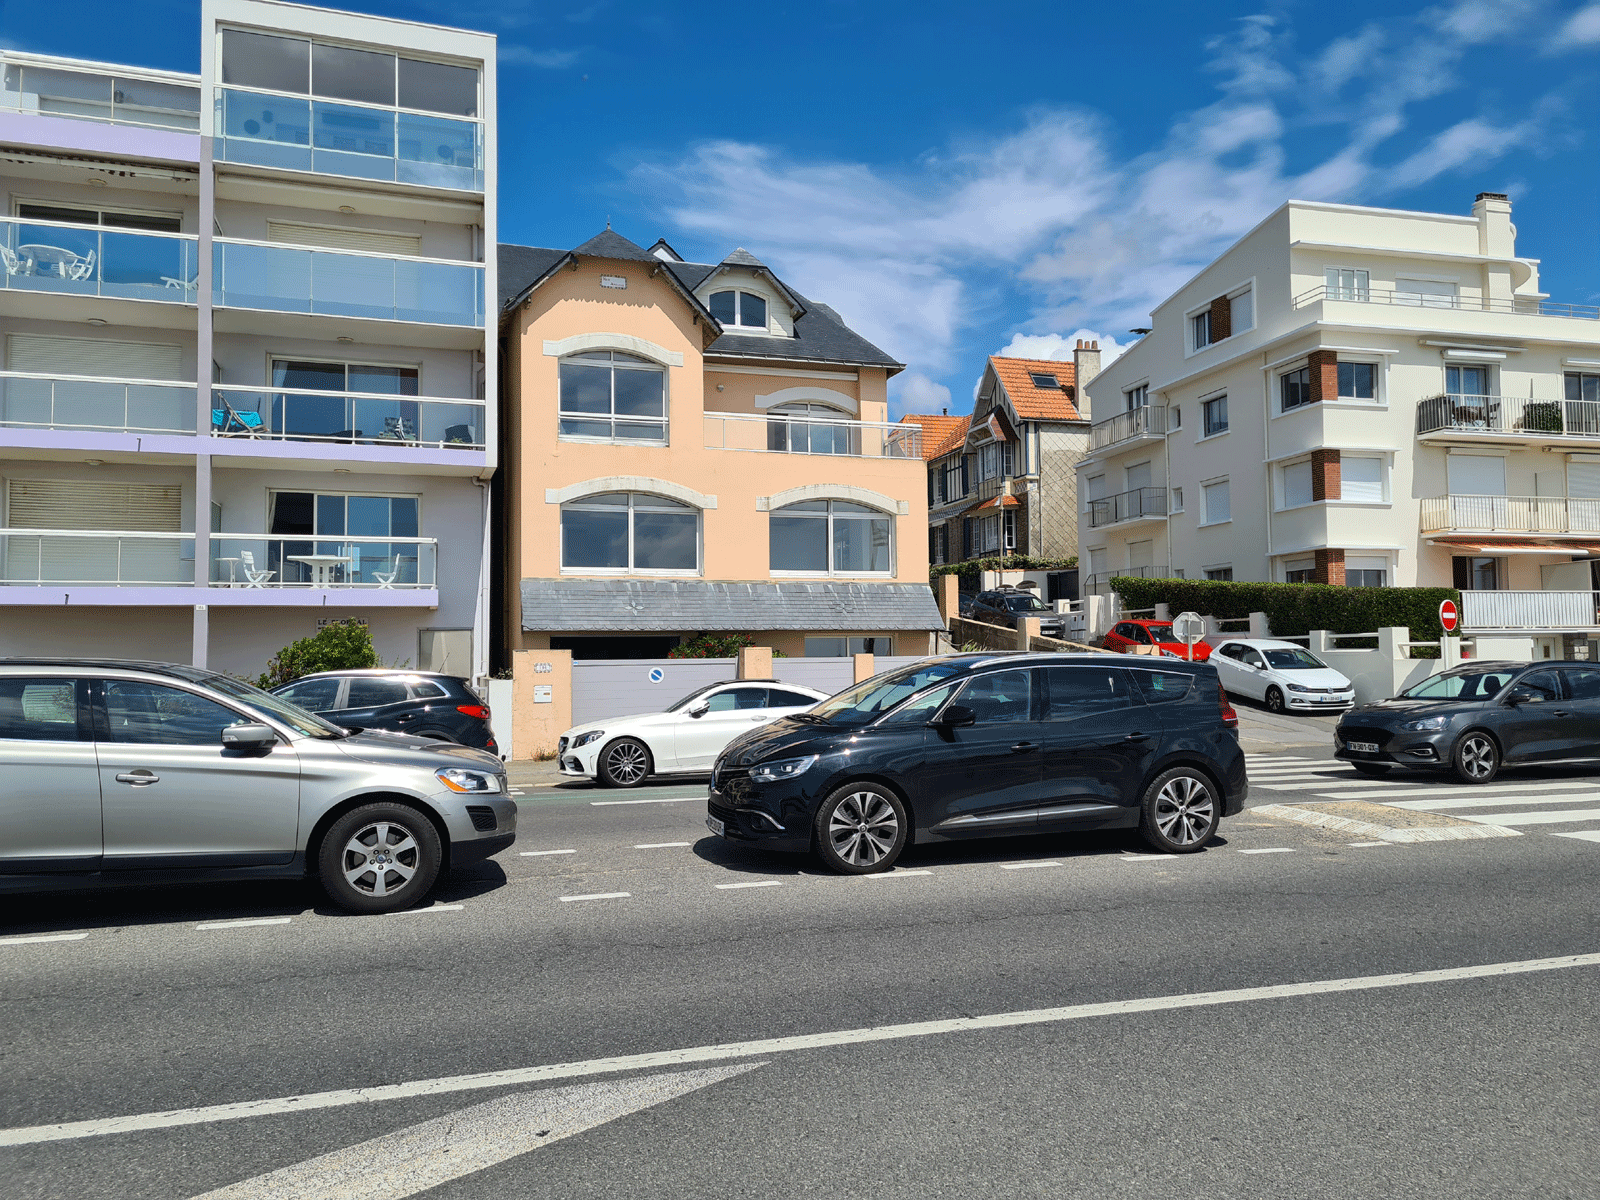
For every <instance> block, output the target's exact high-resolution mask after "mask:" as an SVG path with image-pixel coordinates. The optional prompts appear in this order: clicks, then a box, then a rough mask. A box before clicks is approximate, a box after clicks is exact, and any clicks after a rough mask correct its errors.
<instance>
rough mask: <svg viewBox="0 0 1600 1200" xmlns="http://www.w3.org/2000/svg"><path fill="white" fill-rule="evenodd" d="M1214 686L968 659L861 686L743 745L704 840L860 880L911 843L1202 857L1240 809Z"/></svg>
mask: <svg viewBox="0 0 1600 1200" xmlns="http://www.w3.org/2000/svg"><path fill="white" fill-rule="evenodd" d="M1247 788H1248V785H1247V783H1246V780H1245V765H1244V754H1243V752H1242V751H1241V750H1240V748H1239V739H1238V718H1237V716H1235V714H1234V712H1233V709H1232V707H1231V706H1230V705H1229V704H1228V697H1227V694H1226V693H1225V692H1224V691H1223V689H1222V685H1221V684H1220V683H1218V682H1217V672H1216V668H1214V667H1211V666H1209V665H1207V664H1205V663H1187V662H1182V661H1179V660H1175V659H1159V660H1157V659H1152V660H1151V661H1150V662H1149V664H1148V665H1146V664H1145V663H1141V662H1138V661H1137V660H1132V661H1130V660H1128V659H1124V658H1122V657H1121V656H1118V657H1117V658H1112V657H1111V656H1110V655H1104V654H1006V655H999V654H966V655H955V656H953V657H950V658H939V659H926V660H924V661H922V662H918V663H913V664H911V665H910V666H907V667H903V668H901V669H900V670H897V671H890V672H888V673H886V674H883V675H878V676H875V677H873V678H872V679H869V680H867V681H865V682H864V683H859V684H857V685H856V686H854V687H852V688H850V689H848V690H847V691H843V692H840V693H839V694H838V695H837V696H834V697H833V698H831V699H829V700H824V701H823V702H822V703H821V704H819V705H817V706H816V707H815V708H812V709H810V710H808V711H806V712H803V713H799V714H797V715H795V716H790V717H785V718H784V719H783V720H781V721H777V722H774V723H773V724H771V725H767V726H763V727H762V728H760V729H758V730H753V731H752V732H750V733H747V734H744V735H743V736H741V737H739V738H736V739H734V741H732V742H731V743H729V745H728V747H727V749H726V750H724V751H723V753H722V756H721V757H720V758H718V759H717V762H716V765H715V767H714V768H713V772H712V777H711V791H710V794H709V797H708V815H707V821H706V824H707V825H708V826H709V827H710V829H711V831H712V832H713V833H715V834H717V835H719V836H720V837H724V838H728V839H730V840H733V841H741V842H747V843H751V844H755V845H760V846H761V847H763V848H766V849H772V850H794V851H807V850H810V851H814V852H815V853H816V854H817V855H818V856H819V857H820V858H821V859H822V860H823V862H825V863H826V864H827V865H828V866H830V867H832V868H833V869H834V870H837V871H841V872H845V873H848V874H852V875H865V874H869V873H872V872H875V871H887V870H888V869H889V868H890V867H892V866H893V865H894V862H895V860H896V859H897V858H898V857H899V856H900V853H901V851H902V850H904V849H905V847H906V846H907V844H909V843H911V842H936V841H947V840H954V839H960V838H973V837H1007V836H1016V835H1018V834H1025V833H1031V832H1040V833H1045V832H1059V831H1071V830H1080V829H1082V830H1087V829H1124V828H1125V829H1132V828H1135V827H1137V828H1138V829H1139V831H1140V833H1141V834H1142V836H1143V837H1144V839H1145V841H1146V842H1148V843H1149V844H1150V845H1151V846H1153V847H1154V848H1156V849H1158V850H1162V851H1166V852H1168V853H1172V854H1186V853H1190V852H1193V851H1196V850H1199V849H1201V848H1202V847H1203V846H1205V844H1206V843H1207V842H1208V841H1209V840H1210V839H1211V837H1212V835H1213V834H1214V833H1215V832H1216V829H1217V822H1218V820H1219V819H1220V818H1222V817H1224V816H1233V815H1234V814H1236V813H1238V812H1239V811H1240V810H1241V809H1242V808H1243V807H1244V801H1245V795H1246V792H1247Z"/></svg>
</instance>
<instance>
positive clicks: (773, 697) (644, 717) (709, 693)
mask: <svg viewBox="0 0 1600 1200" xmlns="http://www.w3.org/2000/svg"><path fill="white" fill-rule="evenodd" d="M827 698H828V697H827V694H826V693H824V692H819V691H816V690H815V689H814V688H808V687H802V686H801V685H799V684H796V683H778V682H776V681H775V680H760V679H740V680H730V681H728V682H726V683H713V684H710V685H708V686H706V687H703V688H700V689H699V690H698V691H693V692H690V693H689V694H688V695H687V696H685V697H684V698H683V699H682V700H679V701H678V702H677V703H676V704H674V705H673V706H672V707H671V708H669V709H667V711H666V712H655V713H641V714H639V715H637V716H632V717H613V718H610V719H609V720H605V721H593V722H591V723H589V724H587V725H577V726H574V727H573V728H571V729H569V730H567V731H566V732H565V733H563V734H562V735H561V738H560V740H559V741H558V742H557V743H556V757H557V759H558V761H559V763H560V766H561V773H562V774H563V775H567V776H571V777H572V778H574V779H578V778H582V779H595V780H598V781H599V782H600V783H602V784H605V785H606V786H607V787H637V786H638V785H639V784H641V783H643V782H644V781H645V780H646V779H648V778H649V777H650V776H651V775H704V774H706V773H707V772H709V771H710V770H711V765H712V764H713V763H714V762H716V761H717V755H719V754H721V753H722V750H723V747H725V746H726V745H727V744H728V743H729V742H731V741H733V739H734V738H736V737H738V736H739V735H740V734H741V733H747V732H748V731H750V730H751V729H754V728H755V727H756V726H758V725H765V724H767V723H769V722H771V721H776V720H778V719H779V718H780V717H788V716H792V715H794V714H795V713H802V712H805V711H806V709H808V708H811V707H812V706H813V705H815V704H817V703H818V702H819V701H822V700H826V699H827Z"/></svg>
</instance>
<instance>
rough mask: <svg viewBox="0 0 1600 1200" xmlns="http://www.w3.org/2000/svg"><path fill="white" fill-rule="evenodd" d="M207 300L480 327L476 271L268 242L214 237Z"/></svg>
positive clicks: (470, 266) (479, 272)
mask: <svg viewBox="0 0 1600 1200" xmlns="http://www.w3.org/2000/svg"><path fill="white" fill-rule="evenodd" d="M212 300H213V303H215V304H216V305H217V306H218V307H222V308H249V309H262V310H266V311H268V312H283V313H310V314H315V315H317V316H334V317H366V318H371V319H374V320H381V321H406V322H423V323H426V324H430V325H458V326H466V327H471V328H477V329H481V328H483V325H484V308H483V267H482V265H481V264H478V263H467V262H451V261H447V260H444V259H430V258H391V257H389V256H387V255H381V254H365V253H361V252H358V251H347V250H311V249H305V248H302V247H299V246H284V245H280V244H277V243H271V242H244V241H234V240H231V239H229V240H224V239H221V238H218V239H217V241H216V266H215V279H214V281H213V285H212Z"/></svg>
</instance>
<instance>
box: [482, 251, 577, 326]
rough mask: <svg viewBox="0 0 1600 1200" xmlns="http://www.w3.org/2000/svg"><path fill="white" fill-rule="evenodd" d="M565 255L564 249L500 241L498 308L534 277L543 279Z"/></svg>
mask: <svg viewBox="0 0 1600 1200" xmlns="http://www.w3.org/2000/svg"><path fill="white" fill-rule="evenodd" d="M566 256H567V252H566V251H565V250H548V249H546V248H545V247H543V246H512V245H509V244H507V243H505V242H501V243H500V252H499V260H500V263H499V271H500V277H499V283H500V308H501V309H502V310H504V308H505V307H506V305H508V304H510V303H511V302H512V301H513V300H515V299H516V298H517V297H518V296H520V295H521V294H522V293H523V292H525V291H526V290H527V288H528V285H529V284H530V283H532V282H533V281H534V280H536V279H543V278H544V277H545V276H546V275H548V274H549V273H550V268H552V267H554V266H555V265H556V264H557V263H559V262H560V261H561V260H562V259H564V258H565V257H566Z"/></svg>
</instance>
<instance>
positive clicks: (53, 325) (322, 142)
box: [0, 0, 497, 676]
mask: <svg viewBox="0 0 1600 1200" xmlns="http://www.w3.org/2000/svg"><path fill="white" fill-rule="evenodd" d="M199 40H200V63H201V69H200V72H199V73H198V74H179V73H173V72H168V71H156V70H149V69H145V68H140V67H132V66H121V65H113V64H109V63H99V62H85V61H79V60H75V59H60V58H45V57H39V56H35V55H29V54H20V53H15V52H11V51H7V52H5V53H4V54H3V55H0V61H3V71H4V90H3V92H0V193H3V199H4V204H5V211H4V213H3V214H0V345H3V350H4V356H5V357H4V362H3V364H0V366H3V367H4V370H3V371H0V504H3V510H0V518H3V519H0V654H46V653H53V654H73V655H86V654H107V655H116V656H123V657H139V658H154V659H170V660H176V661H186V660H187V661H192V662H194V663H195V664H197V665H209V666H211V667H212V668H215V669H221V670H224V671H230V672H234V673H237V674H240V675H245V676H254V675H255V674H256V673H257V672H259V671H260V670H261V669H262V668H263V667H264V666H265V664H266V662H267V660H268V659H269V658H270V657H271V655H272V654H273V653H274V652H275V651H276V650H277V649H279V648H280V647H281V646H283V645H285V644H286V643H288V642H290V641H292V640H294V639H296V638H299V637H304V636H308V635H310V634H312V633H314V632H315V631H316V629H317V628H318V626H319V625H320V624H321V623H322V622H324V621H325V620H328V619H332V618H345V617H356V618H360V619H363V620H365V621H366V622H367V624H368V626H369V627H370V629H371V631H372V634H373V640H374V642H375V643H376V645H377V648H378V651H379V653H380V654H381V655H382V656H383V658H384V660H385V661H389V662H396V663H409V664H411V665H414V666H419V667H424V668H429V667H431V668H442V669H447V670H450V671H452V672H455V673H458V674H462V675H483V674H485V656H486V653H487V628H488V622H487V614H488V588H489V577H488V568H489V563H488V558H487V551H488V546H487V533H488V509H489V503H488V490H487V486H486V484H485V481H486V480H487V479H488V478H489V476H490V475H491V473H492V472H493V470H494V466H495V461H496V456H497V448H496V436H497V424H496V415H495V410H494V400H493V398H494V396H495V394H496V388H497V381H496V360H495V356H494V354H493V353H491V352H489V351H490V344H489V341H488V339H489V336H490V333H489V330H490V325H489V314H488V312H487V309H486V305H485V296H486V295H487V296H492V295H494V294H495V261H494V256H493V255H491V254H488V253H486V249H487V248H488V247H492V246H493V245H495V216H494V214H495V169H494V161H495V121H494V97H495V79H494V69H495V41H494V38H493V37H491V36H488V35H484V34H477V33H467V32H462V31H459V30H453V29H444V28H438V27H434V26H429V25H420V24H414V23H411V22H405V21H395V20H388V19H385V18H380V17H369V16H357V15H353V14H349V13H343V12H335V11H331V10H328V9H320V8H310V7H303V6H299V5H293V4H284V3H276V2H272V0H205V3H204V4H203V5H202V9H201V25H200V30H199Z"/></svg>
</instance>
